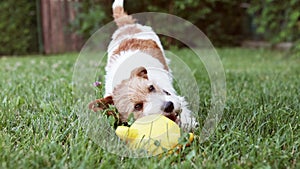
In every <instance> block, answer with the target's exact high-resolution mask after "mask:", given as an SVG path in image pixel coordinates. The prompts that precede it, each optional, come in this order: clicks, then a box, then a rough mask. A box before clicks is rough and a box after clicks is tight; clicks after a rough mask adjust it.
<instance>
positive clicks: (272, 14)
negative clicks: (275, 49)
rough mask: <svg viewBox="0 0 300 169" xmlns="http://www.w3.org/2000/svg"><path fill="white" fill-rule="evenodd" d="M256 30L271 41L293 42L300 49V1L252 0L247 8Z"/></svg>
mask: <svg viewBox="0 0 300 169" xmlns="http://www.w3.org/2000/svg"><path fill="white" fill-rule="evenodd" d="M248 12H249V14H251V15H252V16H253V17H254V24H255V26H256V27H257V29H256V32H257V33H259V34H261V36H262V37H263V38H264V39H265V40H268V41H270V42H272V43H279V42H283V41H285V42H295V48H296V49H297V50H300V1H299V0H289V1H279V0H277V1H276V0H265V1H261V0H252V1H251V6H250V8H249V10H248Z"/></svg>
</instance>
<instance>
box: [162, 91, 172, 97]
mask: <svg viewBox="0 0 300 169" xmlns="http://www.w3.org/2000/svg"><path fill="white" fill-rule="evenodd" d="M163 92H164V93H166V94H167V95H169V96H170V95H171V94H170V93H169V92H167V91H165V90H164V91H163Z"/></svg>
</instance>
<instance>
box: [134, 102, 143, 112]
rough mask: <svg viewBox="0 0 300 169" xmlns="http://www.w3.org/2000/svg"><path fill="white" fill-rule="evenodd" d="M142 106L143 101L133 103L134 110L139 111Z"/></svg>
mask: <svg viewBox="0 0 300 169" xmlns="http://www.w3.org/2000/svg"><path fill="white" fill-rule="evenodd" d="M142 108H143V103H137V104H135V105H134V110H135V111H140V110H142Z"/></svg>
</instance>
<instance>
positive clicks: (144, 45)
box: [112, 39, 169, 71]
mask: <svg viewBox="0 0 300 169" xmlns="http://www.w3.org/2000/svg"><path fill="white" fill-rule="evenodd" d="M128 50H139V51H142V52H144V53H146V54H149V55H151V56H153V57H154V58H156V59H158V60H159V61H160V63H162V64H163V65H164V69H165V70H167V71H168V70H169V69H168V66H167V63H166V60H165V59H164V56H163V53H162V51H161V49H160V48H159V46H158V45H157V44H156V42H155V41H154V40H151V39H128V40H124V41H122V42H121V43H120V45H119V47H118V48H117V49H116V50H115V51H114V53H113V56H114V55H120V53H121V52H122V51H128ZM113 56H112V58H114V57H113Z"/></svg>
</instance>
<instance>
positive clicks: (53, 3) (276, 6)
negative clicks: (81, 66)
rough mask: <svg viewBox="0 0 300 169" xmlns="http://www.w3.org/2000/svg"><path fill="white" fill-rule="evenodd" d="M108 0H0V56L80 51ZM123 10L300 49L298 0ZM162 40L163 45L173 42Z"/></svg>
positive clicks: (157, 0) (247, 41)
mask: <svg viewBox="0 0 300 169" xmlns="http://www.w3.org/2000/svg"><path fill="white" fill-rule="evenodd" d="M111 4H112V0H30V1H29V0H1V1H0V55H2V56H3V55H27V54H56V53H65V52H71V51H79V50H80V49H81V47H82V45H83V44H84V42H85V41H86V40H87V39H88V38H89V37H90V36H91V35H92V34H93V33H94V32H95V31H96V30H98V29H99V28H100V27H101V26H103V25H105V24H106V23H108V22H110V21H112V12H111ZM125 9H126V11H127V12H128V13H129V14H133V13H138V12H165V13H170V14H174V15H176V16H179V17H182V18H184V19H186V20H188V21H190V22H192V23H193V24H195V25H196V26H198V27H199V28H200V29H201V30H202V31H203V32H204V33H205V34H206V35H207V36H208V38H209V39H210V40H211V41H212V43H213V44H214V45H215V46H218V47H224V46H243V47H250V48H261V47H263V48H272V49H273V48H275V49H279V50H296V51H297V50H298V51H299V50H300V0H288V1H279V0H184V1H183V0H152V1H146V0H144V1H137V0H126V1H125ZM167 42H168V43H165V44H166V46H167V47H168V46H170V45H175V46H176V45H177V46H178V44H177V43H176V42H173V41H167ZM179 47H180V45H179Z"/></svg>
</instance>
